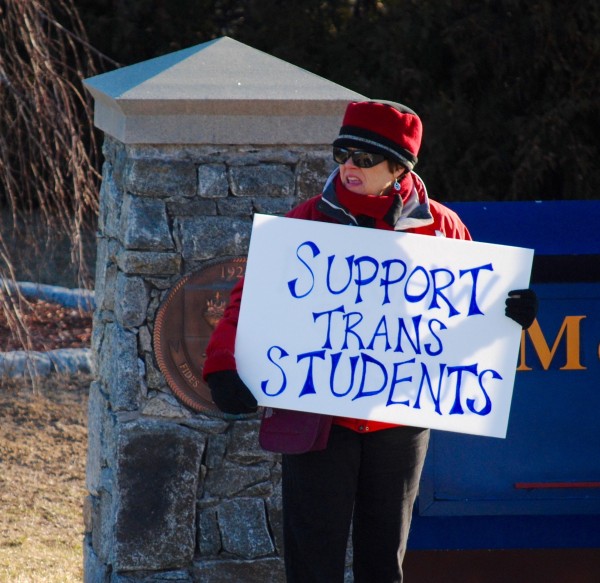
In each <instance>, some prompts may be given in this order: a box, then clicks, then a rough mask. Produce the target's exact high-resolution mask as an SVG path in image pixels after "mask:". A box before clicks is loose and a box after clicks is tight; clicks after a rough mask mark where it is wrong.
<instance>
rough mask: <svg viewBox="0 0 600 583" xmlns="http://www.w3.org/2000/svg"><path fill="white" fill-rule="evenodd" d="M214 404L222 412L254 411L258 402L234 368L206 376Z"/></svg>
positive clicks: (236, 413)
mask: <svg viewBox="0 0 600 583" xmlns="http://www.w3.org/2000/svg"><path fill="white" fill-rule="evenodd" d="M206 382H207V383H208V387H209V388H210V394H211V396H212V399H213V401H214V403H215V405H216V406H217V407H218V408H219V409H220V410H221V411H223V413H231V414H232V415H240V414H241V413H255V412H256V410H257V409H258V404H257V403H256V399H255V398H254V395H253V394H252V393H251V392H250V389H249V388H248V387H247V386H246V385H245V384H244V381H242V379H241V378H240V375H238V373H237V371H235V370H221V371H218V372H214V373H212V374H210V375H208V377H207V378H206Z"/></svg>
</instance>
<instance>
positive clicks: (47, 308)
mask: <svg viewBox="0 0 600 583" xmlns="http://www.w3.org/2000/svg"><path fill="white" fill-rule="evenodd" d="M0 312H1V311H0ZM27 318H28V319H29V322H30V325H31V326H32V330H33V335H32V340H33V342H34V349H35V350H43V349H51V348H66V347H77V346H88V345H89V333H90V331H91V322H90V318H89V316H88V317H86V318H82V317H81V315H80V314H79V313H78V312H77V310H75V311H74V313H72V314H69V310H65V309H64V308H60V307H58V306H52V305H49V304H48V305H45V303H44V302H42V303H41V304H39V306H38V309H37V310H35V312H31V313H30V314H28V315H27ZM9 347H17V346H16V344H15V340H14V338H11V337H10V335H9V334H8V333H7V331H6V328H3V327H2V321H1V318H0V349H1V350H7V348H9ZM90 380H91V379H90V378H89V377H85V376H82V375H79V376H76V377H64V376H58V375H53V376H52V377H49V378H45V379H42V380H41V382H39V383H38V386H37V387H35V388H34V387H33V385H32V382H31V380H30V379H21V380H14V379H6V378H4V379H0V582H1V583H5V582H6V583H71V582H76V581H81V580H82V540H83V521H82V504H83V500H84V497H85V495H86V491H85V457H86V447H87V429H86V426H87V424H86V421H87V396H88V391H87V389H88V387H89V384H90Z"/></svg>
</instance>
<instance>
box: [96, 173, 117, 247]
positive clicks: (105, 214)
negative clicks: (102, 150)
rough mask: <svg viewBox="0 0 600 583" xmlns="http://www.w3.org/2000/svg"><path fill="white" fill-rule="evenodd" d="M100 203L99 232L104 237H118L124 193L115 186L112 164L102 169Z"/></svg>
mask: <svg viewBox="0 0 600 583" xmlns="http://www.w3.org/2000/svg"><path fill="white" fill-rule="evenodd" d="M98 203H99V209H98V232H99V233H100V234H101V235H102V236H104V237H113V238H115V237H117V236H118V226H119V217H120V214H121V205H122V203H123V193H122V192H121V190H120V189H119V188H118V186H117V185H116V184H115V181H114V177H113V168H112V165H111V164H107V163H105V164H104V165H103V167H102V185H101V187H100V193H99V201H98Z"/></svg>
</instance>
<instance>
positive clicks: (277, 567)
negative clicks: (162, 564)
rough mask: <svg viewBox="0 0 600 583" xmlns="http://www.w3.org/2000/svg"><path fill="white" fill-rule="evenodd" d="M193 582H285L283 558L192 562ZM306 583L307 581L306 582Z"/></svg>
mask: <svg viewBox="0 0 600 583" xmlns="http://www.w3.org/2000/svg"><path fill="white" fill-rule="evenodd" d="M193 580H194V583H285V571H284V566H283V560H281V559H276V558H267V559H260V560H258V561H235V560H229V561H228V560H213V561H198V562H195V563H194V570H193ZM307 583H308V582H307Z"/></svg>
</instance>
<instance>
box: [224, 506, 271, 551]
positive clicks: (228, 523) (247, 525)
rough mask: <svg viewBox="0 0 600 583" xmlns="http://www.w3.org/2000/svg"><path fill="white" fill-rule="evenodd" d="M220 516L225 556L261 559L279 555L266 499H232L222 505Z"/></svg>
mask: <svg viewBox="0 0 600 583" xmlns="http://www.w3.org/2000/svg"><path fill="white" fill-rule="evenodd" d="M217 516H218V520H219V530H220V531H221V541H222V545H223V552H224V553H228V554H230V555H233V556H234V557H238V558H241V559H257V558H260V557H264V556H267V555H271V554H273V553H274V552H275V548H274V546H273V541H272V540H271V537H270V535H269V527H268V524H267V517H266V514H265V504H264V502H263V500H262V499H260V498H244V499H235V500H228V501H226V502H223V503H222V504H220V505H219V507H218V510H217Z"/></svg>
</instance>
